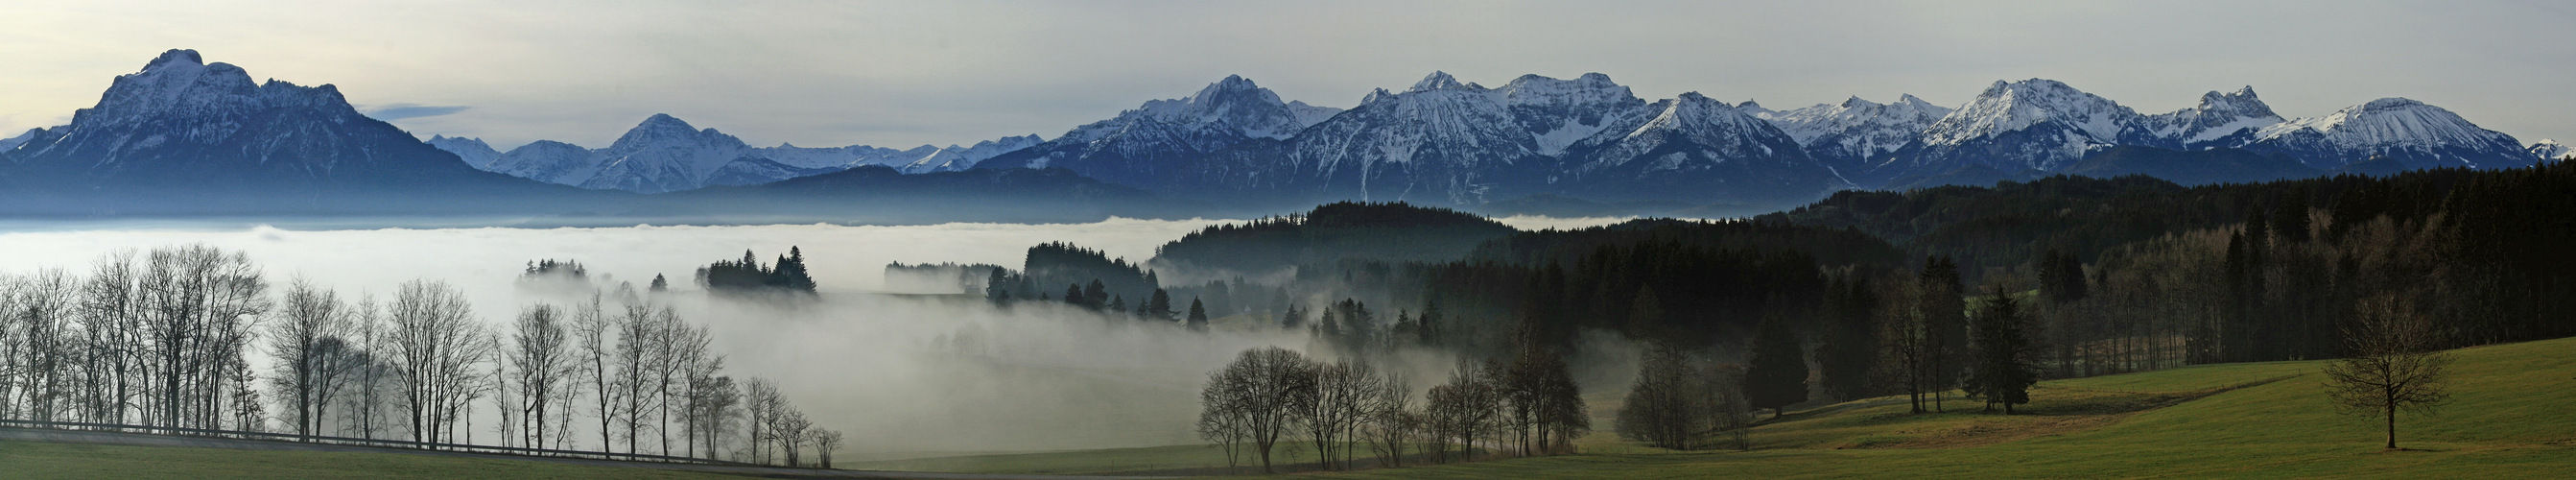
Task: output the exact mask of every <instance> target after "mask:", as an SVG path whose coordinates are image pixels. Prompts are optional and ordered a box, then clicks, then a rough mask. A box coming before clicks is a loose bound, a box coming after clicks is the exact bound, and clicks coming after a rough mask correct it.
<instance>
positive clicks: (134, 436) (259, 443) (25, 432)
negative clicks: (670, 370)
mask: <svg viewBox="0 0 2576 480" xmlns="http://www.w3.org/2000/svg"><path fill="white" fill-rule="evenodd" d="M0 440H23V441H34V442H61V443H90V444H104V445H131V446H145V447H193V448H224V449H234V450H291V451H309V452H375V453H397V454H406V455H441V456H450V457H470V458H489V459H502V460H526V461H539V462H557V463H570V464H579V465H594V466H605V467H628V468H655V469H663V470H684V471H691V472H705V473H716V474H726V475H743V476H753V477H767V478H917V479H956V480H1113V479H1143V478H1166V477H1116V476H1075V475H1007V474H974V473H937V472H885V471H873V470H823V469H812V468H785V467H738V466H725V465H691V464H680V463H656V462H623V461H616V460H594V459H584V458H556V457H536V456H524V455H500V454H490V453H469V452H444V451H436V450H420V449H410V448H385V447H364V446H354V445H330V444H314V443H299V442H281V441H273V440H248V439H238V438H212V437H185V436H170V435H147V434H139V433H119V432H97V431H82V430H53V429H41V428H12V427H0Z"/></svg>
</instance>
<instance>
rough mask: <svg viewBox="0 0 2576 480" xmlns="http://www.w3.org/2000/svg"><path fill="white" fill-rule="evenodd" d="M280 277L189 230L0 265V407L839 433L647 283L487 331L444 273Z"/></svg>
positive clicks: (393, 427)
mask: <svg viewBox="0 0 2576 480" xmlns="http://www.w3.org/2000/svg"><path fill="white" fill-rule="evenodd" d="M558 265H564V266H565V267H555V268H567V267H568V266H570V265H577V264H571V263H564V264H558ZM569 268H578V267H569ZM549 271H559V270H551V269H550V270H549ZM531 272H532V273H534V272H535V270H533V269H532V270H531ZM280 287H281V286H275V285H272V284H271V283H270V282H269V280H268V279H267V277H265V276H264V275H263V274H262V273H261V272H260V271H259V268H258V267H257V266H256V265H254V264H253V263H251V261H250V260H249V258H248V257H247V256H245V255H243V254H241V253H239V252H227V251H223V250H220V249H215V248H211V247H206V246H202V245H190V246H181V247H169V248H159V249H154V250H152V251H150V252H149V253H144V254H138V253H135V252H131V251H127V252H119V253H113V254H110V255H107V256H106V257H104V258H101V259H100V260H99V261H98V262H96V263H95V264H94V265H92V268H91V271H90V272H89V274H88V275H86V276H78V275H73V274H71V273H69V272H66V271H64V270H60V269H44V270H38V271H36V272H33V273H29V274H20V275H7V276H0V418H9V419H23V420H34V421H46V422H71V423H94V424H114V425H132V426H141V427H147V428H187V429H204V430H223V431H244V432H272V431H274V432H278V433H291V434H295V435H299V436H306V437H319V436H337V437H352V438H365V439H401V440H410V441H414V442H427V443H468V444H470V443H476V442H475V440H474V436H473V435H474V434H475V433H477V432H476V431H475V429H474V428H473V426H472V421H473V420H474V419H475V418H477V416H476V415H475V414H474V412H475V410H476V409H478V408H487V409H490V410H489V411H491V412H494V413H495V414H494V415H492V416H491V417H490V418H498V419H499V422H498V424H494V425H486V426H484V428H486V429H488V430H485V431H486V432H489V433H491V434H494V435H493V436H487V437H485V438H487V439H496V440H486V441H485V442H487V443H496V444H497V445H500V446H505V447H507V446H518V447H526V448H542V449H558V450H570V449H589V450H596V451H599V452H603V453H613V452H617V451H618V450H619V449H620V447H621V445H619V443H620V442H622V443H623V445H622V447H623V452H622V453H625V454H629V455H635V454H641V453H647V452H650V453H653V454H655V455H661V456H688V457H696V458H708V459H728V458H729V459H733V460H737V461H746V462H756V463H779V464H786V465H820V466H828V464H829V458H830V457H829V456H830V452H831V451H832V450H833V449H835V448H837V447H838V446H839V445H838V444H839V442H840V441H841V440H840V439H841V436H840V434H838V433H837V432H833V431H830V430H827V429H823V428H820V427H817V426H815V425H814V424H813V423H812V422H811V421H809V420H807V419H806V418H805V416H804V415H803V414H802V413H800V412H799V411H797V410H796V408H795V407H794V406H792V405H790V404H789V403H788V402H787V401H786V399H785V398H784V396H783V395H781V394H780V393H779V390H778V388H777V386H776V385H774V384H772V383H770V382H768V381H765V380H759V379H745V380H741V381H737V380H736V378H735V377H732V376H728V375H725V374H724V371H723V365H724V359H723V357H722V356H721V355H716V354H714V353H712V352H711V351H709V341H710V336H709V334H708V332H707V330H706V329H705V328H704V327H701V326H696V325H692V324H689V323H688V322H686V321H685V320H683V319H682V318H680V316H679V315H678V314H677V312H676V311H674V310H672V309H670V308H669V307H657V306H656V305H655V304H654V302H651V301H650V300H649V299H644V300H631V299H630V300H620V301H617V302H616V303H613V304H612V303H609V302H608V301H607V300H605V299H604V298H603V296H602V295H599V294H596V293H594V294H593V295H592V296H591V298H590V300H589V301H587V302H584V303H580V304H577V305H570V306H558V305H550V304H542V303H540V304H535V305H529V306H527V307H525V308H524V309H522V310H520V311H519V312H518V313H517V315H516V318H515V319H514V320H513V321H511V322H509V324H508V325H507V326H506V327H505V328H500V329H496V328H493V327H492V326H491V325H488V324H486V323H485V322H483V321H482V320H481V317H480V316H479V315H478V314H477V313H476V312H475V311H474V309H473V306H472V305H471V304H470V303H469V302H467V301H466V299H465V297H464V295H463V294H462V293H460V292H458V291H457V290H456V289H454V288H453V287H450V286H448V285H447V284H445V283H443V282H434V281H411V282H407V283H404V284H402V285H401V286H400V287H398V288H397V289H395V291H394V292H393V294H392V295H391V297H390V298H386V299H381V300H379V299H377V298H375V297H373V296H371V295H362V296H359V297H358V298H356V299H348V298H344V297H342V296H341V295H340V294H339V293H337V292H334V291H331V290H330V289H328V288H324V287H321V286H318V285H314V284H313V283H311V282H307V281H304V280H301V279H296V280H290V281H288V282H287V283H286V284H285V285H283V286H282V288H280ZM255 357H264V360H265V362H264V363H265V365H264V367H265V368H255V367H254V362H253V360H254V358H255ZM584 430H587V431H584ZM591 433H595V434H596V435H597V436H596V437H595V438H596V442H595V443H591V442H582V441H577V440H576V439H575V438H574V437H575V436H576V435H577V434H591ZM583 443H588V445H583ZM807 452H811V453H813V454H815V455H816V456H815V457H814V458H811V459H808V458H807V457H805V456H804V454H805V453H807Z"/></svg>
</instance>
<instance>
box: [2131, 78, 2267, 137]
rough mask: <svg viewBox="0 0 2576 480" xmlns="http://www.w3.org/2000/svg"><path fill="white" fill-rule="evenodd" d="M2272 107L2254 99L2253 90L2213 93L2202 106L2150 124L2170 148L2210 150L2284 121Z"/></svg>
mask: <svg viewBox="0 0 2576 480" xmlns="http://www.w3.org/2000/svg"><path fill="white" fill-rule="evenodd" d="M2283 121H2284V120H2282V119H2281V116H2280V115H2277V114H2274V113H2272V107H2271V106H2270V105H2265V104H2264V103H2263V100H2262V99H2261V98H2257V97H2255V96H2254V87H2250V86H2249V87H2245V88H2239V89H2237V90H2236V91H2235V92H2230V93H2219V92H2217V91H2214V90H2213V91H2210V92H2209V93H2205V94H2201V96H2200V104H2199V105H2196V106H2193V107H2192V108H2185V109H2181V110H2175V111H2173V112H2170V113H2164V114H2158V115H2152V116H2149V117H2148V119H2147V123H2148V124H2149V125H2150V128H2151V129H2152V130H2153V132H2154V135H2155V136H2156V137H2157V138H2158V139H2161V140H2165V141H2168V142H2172V143H2173V144H2172V145H2168V146H2167V147H2168V148H2182V149H2201V148H2208V147H2211V146H2212V145H2208V144H2209V143H2210V142H2213V141H2217V140H2220V139H2223V138H2227V137H2230V136H2234V135H2236V134H2239V133H2243V132H2246V131H2249V130H2261V129H2263V128H2265V127H2270V126H2272V125H2277V124H2280V123H2281V122H2283Z"/></svg>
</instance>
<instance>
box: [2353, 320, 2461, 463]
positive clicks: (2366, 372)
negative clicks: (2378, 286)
mask: <svg viewBox="0 0 2576 480" xmlns="http://www.w3.org/2000/svg"><path fill="white" fill-rule="evenodd" d="M2354 310H2355V313H2356V314H2357V318H2354V319H2353V323H2352V326H2351V327H2350V328H2348V329H2346V331H2345V334H2344V341H2345V342H2346V347H2347V348H2350V349H2351V352H2352V356H2351V357H2348V358H2344V359H2342V360H2336V361H2334V363H2329V364H2326V366H2325V369H2324V370H2325V374H2326V379H2327V381H2326V393H2327V394H2328V395H2330V396H2332V397H2333V399H2334V401H2335V404H2336V405H2339V406H2342V407H2343V408H2344V409H2345V410H2346V411H2347V412H2350V413H2354V414H2359V415H2369V416H2375V417H2380V419H2382V420H2384V421H2385V422H2386V424H2387V426H2388V439H2387V440H2388V443H2387V445H2386V448H2388V449H2391V450H2394V449H2396V448H2397V416H2398V414H2400V413H2414V414H2419V415H2429V414H2432V413H2433V412H2434V409H2435V408H2438V407H2440V406H2442V405H2443V404H2445V403H2448V402H2449V400H2450V398H2451V394H2450V389H2449V387H2450V385H2449V380H2450V372H2449V367H2450V365H2451V361H2452V357H2451V355H2450V354H2448V353H2443V352H2438V351H2434V350H2433V349H2434V348H2435V346H2436V345H2439V342H2440V339H2439V338H2438V337H2437V333H2436V332H2435V331H2434V330H2433V325H2432V322H2430V321H2427V320H2426V319H2425V318H2424V317H2423V316H2422V315H2420V314H2418V313H2416V312H2415V311H2414V310H2413V308H2412V306H2411V305H2408V304H2406V302H2403V301H2401V300H2398V299H2396V298H2394V297H2388V296H2380V297H2374V298H2369V299H2365V300H2362V301H2361V304H2360V305H2359V306H2358V307H2357V308H2355V309H2354Z"/></svg>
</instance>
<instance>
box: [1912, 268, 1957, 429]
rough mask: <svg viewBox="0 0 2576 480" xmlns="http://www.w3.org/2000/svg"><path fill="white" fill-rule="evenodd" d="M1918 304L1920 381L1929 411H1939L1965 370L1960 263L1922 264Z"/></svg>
mask: <svg viewBox="0 0 2576 480" xmlns="http://www.w3.org/2000/svg"><path fill="white" fill-rule="evenodd" d="M1920 282H1921V287H1922V289H1921V294H1922V297H1921V302H1922V303H1921V305H1920V306H1918V307H1917V309H1918V314H1920V315H1922V316H1923V328H1924V335H1923V353H1924V356H1923V357H1924V360H1923V362H1921V363H1922V364H1923V365H1922V368H1924V369H1925V370H1924V372H1923V375H1922V379H1923V380H1924V381H1925V382H1926V383H1927V384H1926V385H1925V387H1926V388H1925V390H1929V391H1931V392H1932V409H1933V410H1936V411H1938V410H1941V409H1942V405H1941V400H1942V395H1944V392H1947V391H1949V390H1950V389H1953V388H1958V387H1959V380H1960V376H1961V375H1962V374H1964V373H1965V371H1966V369H1967V365H1966V362H1967V355H1968V319H1967V309H1968V302H1967V299H1966V298H1964V297H1963V296H1962V295H1963V293H1962V287H1961V286H1960V282H1959V264H1957V263H1954V262H1952V261H1951V260H1950V258H1949V257H1932V258H1928V259H1925V260H1924V261H1923V276H1922V279H1921V280H1920Z"/></svg>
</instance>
